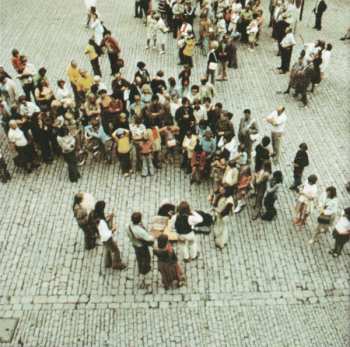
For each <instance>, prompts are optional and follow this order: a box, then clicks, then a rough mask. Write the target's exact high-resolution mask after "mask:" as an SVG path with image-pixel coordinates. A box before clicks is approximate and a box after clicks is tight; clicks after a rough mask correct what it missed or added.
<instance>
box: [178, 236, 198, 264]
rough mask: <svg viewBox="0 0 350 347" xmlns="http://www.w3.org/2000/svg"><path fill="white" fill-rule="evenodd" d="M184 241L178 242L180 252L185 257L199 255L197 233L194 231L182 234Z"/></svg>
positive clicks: (192, 257)
mask: <svg viewBox="0 0 350 347" xmlns="http://www.w3.org/2000/svg"><path fill="white" fill-rule="evenodd" d="M181 239H182V240H183V241H179V242H178V248H179V252H180V254H182V257H183V259H186V260H187V259H189V258H191V259H194V258H196V257H197V253H198V245H197V240H196V235H195V233H194V232H193V231H191V232H190V233H189V234H186V235H181Z"/></svg>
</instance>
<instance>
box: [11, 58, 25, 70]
mask: <svg viewBox="0 0 350 347" xmlns="http://www.w3.org/2000/svg"><path fill="white" fill-rule="evenodd" d="M11 64H12V66H13V68H14V69H15V70H16V71H17V72H18V73H21V72H22V71H23V69H24V64H23V63H22V62H21V59H20V58H19V57H12V59H11Z"/></svg>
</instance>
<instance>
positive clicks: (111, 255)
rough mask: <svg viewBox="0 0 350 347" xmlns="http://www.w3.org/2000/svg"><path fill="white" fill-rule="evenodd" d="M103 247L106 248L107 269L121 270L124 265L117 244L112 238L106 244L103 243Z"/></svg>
mask: <svg viewBox="0 0 350 347" xmlns="http://www.w3.org/2000/svg"><path fill="white" fill-rule="evenodd" d="M103 246H104V248H105V267H107V268H108V267H112V268H113V269H119V268H120V267H121V265H122V259H121V257H120V251H119V248H118V245H117V243H116V242H115V241H114V240H113V238H110V239H109V240H107V241H106V242H103Z"/></svg>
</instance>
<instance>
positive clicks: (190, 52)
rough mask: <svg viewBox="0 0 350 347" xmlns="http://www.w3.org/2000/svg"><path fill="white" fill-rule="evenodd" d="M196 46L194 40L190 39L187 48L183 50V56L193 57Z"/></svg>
mask: <svg viewBox="0 0 350 347" xmlns="http://www.w3.org/2000/svg"><path fill="white" fill-rule="evenodd" d="M195 46H196V41H195V40H194V39H188V40H187V41H186V46H185V48H184V50H183V54H184V55H186V56H187V57H192V55H193V50H194V47H195Z"/></svg>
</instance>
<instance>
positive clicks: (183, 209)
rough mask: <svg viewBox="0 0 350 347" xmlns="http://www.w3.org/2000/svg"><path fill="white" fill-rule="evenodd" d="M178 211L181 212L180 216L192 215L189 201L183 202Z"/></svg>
mask: <svg viewBox="0 0 350 347" xmlns="http://www.w3.org/2000/svg"><path fill="white" fill-rule="evenodd" d="M177 211H178V212H179V214H182V215H190V214H191V209H190V205H189V204H188V202H187V201H181V202H180V204H179V206H178V208H177Z"/></svg>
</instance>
